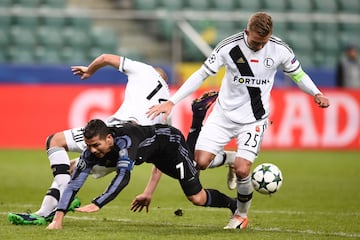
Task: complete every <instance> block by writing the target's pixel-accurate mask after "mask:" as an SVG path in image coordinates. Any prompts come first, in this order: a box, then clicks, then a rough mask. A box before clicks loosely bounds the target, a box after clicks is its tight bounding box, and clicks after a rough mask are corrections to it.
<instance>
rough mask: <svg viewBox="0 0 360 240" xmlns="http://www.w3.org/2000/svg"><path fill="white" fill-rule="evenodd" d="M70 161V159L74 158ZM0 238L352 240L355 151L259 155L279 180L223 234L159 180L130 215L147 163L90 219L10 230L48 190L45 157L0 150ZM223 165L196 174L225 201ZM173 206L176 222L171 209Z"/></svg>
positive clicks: (174, 185)
mask: <svg viewBox="0 0 360 240" xmlns="http://www.w3.org/2000/svg"><path fill="white" fill-rule="evenodd" d="M74 156H76V155H72V157H74ZM0 159H1V170H0V187H1V194H0V239H4V240H5V239H21V240H23V239H37V240H38V239H51V240H56V239H69V240H70V239H82V240H86V239H109V240H110V239H111V240H114V239H142V240H145V239H146V240H147V239H150V240H151V239H154V240H161V239H167V240H168V239H186V240H192V239H194V240H195V239H196V240H202V239H204V240H205V239H206V240H209V239H219V240H220V239H221V240H223V239H277V240H279V239H327V240H328V239H360V152H356V151H352V152H347V151H319V152H316V151H263V152H262V153H261V154H260V156H259V157H258V159H257V160H256V161H255V164H254V166H255V165H257V164H259V163H262V162H270V163H274V164H276V165H278V166H279V168H280V169H281V171H282V173H283V177H284V181H283V185H282V187H281V189H280V190H279V191H278V192H277V193H275V194H273V195H272V196H267V195H262V194H259V193H257V192H255V193H254V195H253V196H254V198H253V202H252V206H251V209H250V213H249V227H248V228H247V229H245V230H241V231H240V230H224V229H223V227H224V226H225V225H226V224H227V223H228V221H229V217H230V211H229V210H227V209H218V208H204V207H197V206H193V205H192V204H191V203H190V202H188V201H187V199H186V198H185V196H184V194H183V193H182V191H181V188H180V186H179V184H178V182H177V181H176V180H174V179H171V178H170V177H168V176H163V177H162V179H161V181H160V184H159V186H158V188H157V190H156V192H155V194H154V197H153V199H152V203H151V205H150V211H149V213H146V212H141V213H133V212H131V211H130V203H131V201H132V199H133V198H134V197H135V196H136V195H137V194H139V193H141V192H142V190H143V188H144V187H145V185H146V183H147V180H148V177H149V174H150V170H151V165H150V164H143V165H140V166H136V167H135V168H134V171H133V173H132V177H131V180H130V184H129V185H128V186H127V187H126V188H125V189H124V190H123V192H121V193H120V195H119V196H118V197H117V198H116V199H115V200H114V201H113V202H111V203H110V204H108V205H106V206H105V207H103V208H102V209H101V210H100V211H99V212H96V213H91V214H89V213H87V214H86V213H69V214H67V215H66V217H65V220H64V225H63V227H64V228H63V229H62V230H46V229H45V227H46V226H17V225H12V224H10V223H9V222H8V220H7V214H8V213H9V212H26V211H35V210H37V209H38V207H39V206H40V203H41V201H42V197H43V195H44V193H45V192H46V190H47V188H48V187H49V186H50V183H51V180H52V173H51V172H50V168H49V162H48V160H47V157H46V153H45V151H40V150H1V151H0ZM226 175H227V167H224V166H222V167H219V168H216V169H208V170H206V171H202V172H201V176H200V178H201V182H202V184H203V186H204V187H206V188H216V189H218V190H220V191H222V192H224V193H226V194H228V195H231V196H233V197H235V196H236V191H235V190H232V191H231V190H228V189H227V186H226ZM112 177H113V175H112V174H111V175H109V176H106V177H104V178H102V179H97V180H95V179H93V178H92V177H89V179H88V181H87V182H86V183H85V185H84V187H83V188H82V189H81V190H80V192H79V193H78V196H79V197H80V199H81V201H82V204H83V205H85V204H88V203H90V201H91V200H92V198H94V197H96V196H97V195H99V194H101V193H102V192H103V191H104V190H105V188H106V186H107V185H108V183H109V182H110V181H111V179H112ZM179 208H181V209H182V210H183V215H182V216H176V215H175V214H174V211H176V210H177V209H179Z"/></svg>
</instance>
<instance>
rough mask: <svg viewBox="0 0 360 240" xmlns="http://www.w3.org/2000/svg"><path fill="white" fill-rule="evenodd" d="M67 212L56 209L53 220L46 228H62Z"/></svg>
mask: <svg viewBox="0 0 360 240" xmlns="http://www.w3.org/2000/svg"><path fill="white" fill-rule="evenodd" d="M64 216H65V213H63V212H61V211H56V212H55V216H54V218H53V220H52V222H51V223H50V224H49V225H48V226H47V227H46V229H62V221H63V219H64Z"/></svg>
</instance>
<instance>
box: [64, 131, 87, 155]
mask: <svg viewBox="0 0 360 240" xmlns="http://www.w3.org/2000/svg"><path fill="white" fill-rule="evenodd" d="M83 130H84V128H72V129H69V130H65V131H64V135H65V139H66V145H67V147H68V149H69V152H80V153H81V152H82V151H83V150H85V149H86V144H85V141H84V132H83Z"/></svg>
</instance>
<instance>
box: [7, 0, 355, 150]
mask: <svg viewBox="0 0 360 240" xmlns="http://www.w3.org/2000/svg"><path fill="white" fill-rule="evenodd" d="M259 10H264V11H267V12H269V13H270V14H271V15H272V16H273V18H274V22H275V26H274V27H275V29H274V33H275V35H278V36H279V37H281V38H282V39H283V40H285V41H286V42H288V43H289V44H290V46H291V47H292V48H293V49H294V51H295V53H296V54H297V57H298V58H299V59H300V61H301V62H302V64H303V67H304V68H305V70H306V71H307V72H308V73H309V75H311V76H312V78H313V79H314V81H315V82H316V83H317V84H318V86H319V87H320V88H321V89H322V90H323V91H324V93H325V94H327V95H328V96H329V97H330V99H331V104H332V106H331V108H329V109H327V110H325V111H323V110H318V109H316V108H315V107H314V105H313V103H312V99H311V98H310V97H308V96H306V95H305V94H303V93H301V92H300V91H297V89H296V87H294V86H293V84H292V83H291V81H289V79H287V78H286V77H284V76H283V75H282V74H281V73H279V74H278V75H277V80H276V84H275V90H274V92H273V101H272V109H273V112H272V116H271V119H272V121H273V125H272V126H271V127H270V128H269V131H268V134H267V136H266V139H265V142H264V148H268V149H294V148H301V149H304V148H309V149H353V150H359V149H360V90H359V89H338V88H336V87H335V66H336V61H337V59H338V58H339V56H340V54H341V52H342V50H343V48H344V47H345V46H346V45H347V44H350V43H353V44H356V43H358V39H359V37H360V27H359V24H360V14H359V13H360V0H346V1H344V0H302V1H298V0H271V1H265V0H252V1H239V0H222V1H215V0H197V1H191V0H188V1H178V0H133V1H130V0H117V1H116V0H107V1H105V0H103V1H95V0H89V1H86V6H84V2H83V1H79V0H68V1H57V0H2V1H0V28H1V31H0V47H1V51H0V85H1V87H0V106H1V109H2V112H1V115H2V120H1V126H0V131H1V133H2V134H3V136H2V138H1V140H0V148H43V145H44V141H45V138H46V136H47V135H49V134H51V133H53V132H55V131H59V130H63V129H68V128H72V127H77V126H82V125H83V124H85V123H86V121H87V120H88V119H90V118H94V117H100V118H105V117H106V116H108V115H110V114H111V113H113V112H114V111H115V109H116V108H117V106H118V105H119V104H120V103H121V100H122V97H123V87H124V83H126V76H124V75H121V74H119V73H118V72H117V71H115V70H114V69H111V68H105V69H102V70H100V71H99V72H98V73H96V74H95V76H94V77H93V78H92V79H89V80H87V81H80V80H79V79H78V78H76V77H74V76H72V74H71V71H70V66H71V65H87V64H88V63H89V62H90V61H91V60H92V59H93V58H95V57H96V56H98V55H99V54H101V53H114V54H120V55H124V56H127V57H130V58H132V59H135V60H140V61H145V62H148V63H150V64H153V65H156V66H162V67H164V68H165V69H166V71H167V73H168V74H169V76H170V85H171V89H172V91H174V90H176V89H177V87H178V86H179V85H180V84H181V83H182V81H184V80H185V79H186V78H187V77H188V76H189V75H190V74H191V73H192V72H193V71H194V70H196V69H197V68H198V67H199V66H200V65H201V63H202V61H203V60H204V59H205V57H206V56H207V54H208V53H209V51H210V50H211V48H212V47H214V46H215V44H216V43H217V42H218V41H219V40H221V39H223V38H224V37H226V36H228V35H231V34H233V33H235V32H238V31H240V30H242V29H244V28H245V25H246V20H247V19H248V17H249V16H250V14H251V13H252V12H255V11H259ZM222 74H223V73H222V72H220V73H219V74H218V75H216V76H215V77H212V78H211V79H208V80H207V81H206V82H205V83H204V85H203V86H202V89H201V90H199V91H197V92H196V93H195V94H193V95H192V96H190V97H189V98H187V99H186V100H184V101H182V102H181V104H179V105H178V106H176V109H175V111H174V125H175V126H177V127H179V128H180V129H181V130H183V132H186V131H187V129H188V127H189V124H190V119H191V118H190V116H191V109H190V103H191V100H192V98H194V97H196V96H199V95H201V93H202V92H203V91H205V90H208V89H217V88H218V86H219V82H220V79H221V75H222ZM14 126H15V127H14Z"/></svg>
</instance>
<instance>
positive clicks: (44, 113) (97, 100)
mask: <svg viewBox="0 0 360 240" xmlns="http://www.w3.org/2000/svg"><path fill="white" fill-rule="evenodd" d="M202 91H203V90H202ZM202 91H198V92H196V93H195V94H193V95H192V96H190V97H188V98H186V99H184V100H183V101H182V102H180V103H179V104H178V105H176V107H175V108H174V110H173V118H172V119H173V125H174V126H176V127H178V128H180V129H181V130H182V131H183V133H184V134H185V136H186V135H187V131H188V130H189V127H190V123H191V102H192V99H193V98H195V97H198V96H200V95H201V94H202ZM324 92H325V94H326V95H327V96H328V97H329V98H330V103H331V106H330V108H328V109H320V108H318V107H317V106H316V105H315V104H314V102H313V99H312V97H310V96H308V95H306V94H304V93H302V92H301V91H299V90H298V89H296V88H295V89H293V88H289V89H274V90H273V91H272V101H271V116H270V120H271V121H272V124H271V125H270V126H269V128H268V130H267V132H266V134H265V138H264V141H263V145H262V148H263V149H294V148H297V149H300V148H302V149H352V150H360V90H336V89H329V90H326V91H324ZM123 97H124V87H122V86H99V85H94V86H89V85H87V86H80V85H79V86H78V85H22V84H18V85H15V84H14V85H0V103H1V124H0V132H1V134H2V137H1V138H0V148H3V149H4V148H45V140H46V137H47V136H48V135H50V134H52V133H55V132H57V131H61V130H65V129H69V128H73V127H79V126H84V124H86V122H87V121H88V120H89V119H92V118H101V119H104V120H105V119H106V118H107V117H108V116H110V115H111V114H112V113H114V112H115V111H116V110H117V108H118V106H119V105H120V104H121V102H122V100H123ZM234 147H235V146H234V144H233V143H231V144H230V145H229V148H234Z"/></svg>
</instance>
